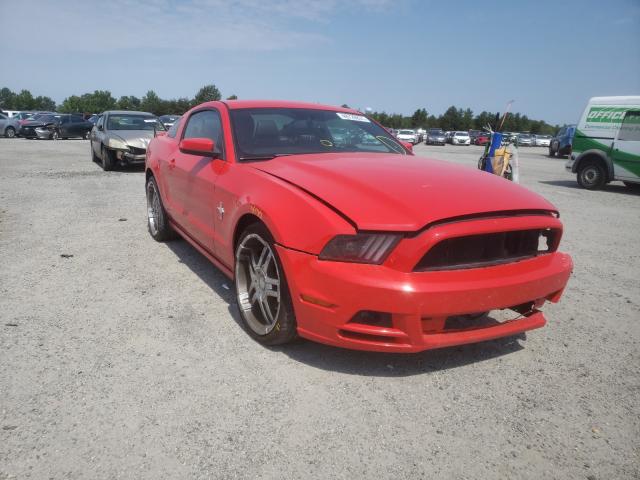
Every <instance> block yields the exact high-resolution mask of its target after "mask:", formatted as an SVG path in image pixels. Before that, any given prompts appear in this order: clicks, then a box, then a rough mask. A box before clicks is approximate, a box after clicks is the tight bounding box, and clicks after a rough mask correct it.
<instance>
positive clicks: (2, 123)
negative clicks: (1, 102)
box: [0, 113, 20, 138]
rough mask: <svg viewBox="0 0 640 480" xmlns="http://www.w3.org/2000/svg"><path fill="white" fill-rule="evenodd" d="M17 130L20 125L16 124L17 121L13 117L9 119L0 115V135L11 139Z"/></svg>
mask: <svg viewBox="0 0 640 480" xmlns="http://www.w3.org/2000/svg"><path fill="white" fill-rule="evenodd" d="M19 130H20V123H18V119H16V118H14V117H11V118H9V117H8V116H7V115H5V114H3V113H0V135H3V136H5V137H7V138H13V137H15V136H16V134H17V133H18V131H19Z"/></svg>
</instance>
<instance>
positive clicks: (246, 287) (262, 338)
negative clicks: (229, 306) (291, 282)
mask: <svg viewBox="0 0 640 480" xmlns="http://www.w3.org/2000/svg"><path fill="white" fill-rule="evenodd" d="M258 251H259V252H260V254H259V255H258V254H257V253H256V252H258ZM265 252H266V253H265ZM263 255H264V257H263ZM263 258H264V261H263V262H261V260H263ZM235 259H236V260H235V263H236V264H235V278H234V282H235V287H236V301H237V304H238V310H239V312H240V317H241V318H242V322H243V324H244V327H245V330H246V331H247V332H248V333H249V335H251V337H252V338H254V339H255V340H257V341H258V342H259V343H261V344H263V345H283V344H285V343H289V342H292V341H293V340H295V339H296V337H297V336H298V334H297V323H296V317H295V313H294V311H293V304H292V302H291V294H290V293H289V287H288V285H287V280H286V276H285V272H284V269H283V268H282V262H281V261H280V258H279V257H278V252H277V251H276V249H275V247H274V240H273V237H272V236H271V233H269V231H268V230H267V228H266V227H265V226H264V225H263V224H261V223H254V224H252V225H249V227H247V228H246V229H245V231H244V232H242V234H241V235H240V239H239V240H238V244H237V245H236V251H235ZM276 280H277V282H278V283H277V285H275V281H276ZM274 287H275V288H274ZM275 294H277V297H276V295H275ZM276 298H277V299H276ZM270 300H271V301H270ZM274 311H275V314H274Z"/></svg>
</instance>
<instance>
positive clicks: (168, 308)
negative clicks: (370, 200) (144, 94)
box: [0, 139, 640, 480]
mask: <svg viewBox="0 0 640 480" xmlns="http://www.w3.org/2000/svg"><path fill="white" fill-rule="evenodd" d="M521 152H522V153H521V160H520V162H521V176H522V183H523V184H524V185H525V186H527V187H529V188H531V189H533V190H535V191H537V192H539V193H541V194H542V195H544V196H545V197H547V198H548V199H550V200H551V201H552V202H554V203H555V204H556V205H557V207H558V208H559V209H560V211H561V213H562V219H563V221H564V224H565V236H564V239H563V244H562V249H563V250H565V251H568V252H570V253H571V254H572V255H573V258H574V261H575V273H574V275H573V278H572V280H571V281H570V284H569V287H568V289H567V291H566V293H565V296H564V298H563V300H562V301H561V303H560V304H558V305H552V306H547V308H546V312H547V313H548V318H549V323H548V325H547V326H546V327H545V328H544V329H542V330H538V331H534V332H530V333H529V334H527V335H526V336H525V335H522V336H519V337H516V338H510V339H503V340H499V341H492V342H487V343H483V344H477V345H470V346H465V347H458V348H451V349H446V350H440V351H432V352H424V353H421V354H417V355H407V356H398V355H384V354H375V353H366V352H353V351H347V350H341V349H336V348H331V347H326V346H322V345H318V344H314V343H311V342H305V341H302V342H300V343H297V344H295V345H293V346H289V347H286V348H265V347H262V346H260V345H259V344H257V343H255V342H254V341H252V340H251V339H250V338H249V336H248V335H247V334H245V333H244V332H243V330H242V329H241V328H240V326H239V324H238V321H239V318H238V315H237V313H236V306H235V304H234V303H233V292H232V290H230V286H231V285H230V284H229V282H228V281H227V280H226V279H225V278H224V277H223V275H222V274H221V273H220V272H218V271H217V270H216V269H215V268H214V267H213V266H212V265H210V264H209V263H208V262H207V261H206V260H205V259H204V258H203V257H202V256H201V255H200V254H198V253H197V252H196V251H195V250H194V249H193V248H191V247H190V246H189V245H187V244H186V243H185V242H184V241H175V242H171V243H168V244H159V243H156V242H154V241H152V240H151V238H150V237H149V235H148V233H147V231H146V224H145V213H146V212H145V201H144V186H143V183H144V182H143V178H144V177H143V172H142V171H141V170H135V171H119V172H110V173H105V172H102V171H101V169H100V168H99V167H98V166H97V165H95V164H93V163H91V161H90V158H89V146H88V142H86V141H82V140H75V141H74V140H68V141H58V142H51V141H27V140H24V139H0V200H1V202H0V252H1V255H0V292H1V294H0V312H1V313H0V315H1V322H0V479H2V480H4V479H9V478H20V479H22V478H35V479H48V478H53V479H67V478H68V479H89V478H90V479H116V478H136V479H158V478H181V479H183V478H283V479H299V478H345V479H347V478H348V479H353V478H393V479H398V478H469V479H471V478H477V479H486V478H505V479H506V478H508V479H515V478H532V479H539V478H558V479H585V478H586V479H614V478H615V479H622V478H638V477H639V476H640V467H639V465H640V461H639V460H640V459H639V455H640V449H639V447H638V446H639V445H640V420H639V417H638V412H639V408H638V407H639V403H640V388H639V386H640V382H639V379H640V375H639V370H640V362H639V355H638V346H639V345H638V342H639V339H640V327H639V325H638V320H640V314H639V310H640V308H639V307H640V275H639V273H638V267H639V265H640V244H639V243H638V232H640V215H638V207H639V205H640V196H639V195H638V194H636V193H633V192H631V191H629V190H628V189H626V188H625V187H623V186H622V184H612V185H610V186H608V187H607V188H606V189H605V190H603V191H599V192H588V191H585V190H581V189H579V188H577V185H576V183H575V178H574V177H573V176H571V175H569V174H567V173H565V171H564V168H563V163H564V161H563V160H559V159H550V158H547V157H545V156H544V153H545V150H544V149H535V148H523V149H521ZM416 153H417V154H418V155H425V156H432V157H436V158H441V159H445V160H451V161H456V162H460V163H463V164H466V165H468V166H469V167H470V168H474V166H475V163H476V161H477V158H478V156H479V154H480V148H479V147H473V146H472V147H454V146H446V147H426V146H424V145H420V146H417V147H416ZM460 194H461V195H464V192H461V193H460ZM505 201H506V202H507V203H508V199H505Z"/></svg>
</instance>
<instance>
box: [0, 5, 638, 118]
mask: <svg viewBox="0 0 640 480" xmlns="http://www.w3.org/2000/svg"><path fill="white" fill-rule="evenodd" d="M0 41H1V43H0V44H1V45H3V48H1V49H0V65H1V67H0V86H7V87H9V88H11V89H12V90H16V91H17V90H20V89H22V88H27V89H29V90H31V92H32V93H33V94H34V95H48V96H50V97H52V98H53V99H54V100H56V101H57V102H61V101H62V100H63V99H64V98H65V97H67V96H69V95H72V94H82V93H85V92H87V91H93V90H95V89H104V90H110V91H111V92H112V94H113V95H114V96H115V97H119V96H121V95H136V96H139V97H141V96H143V95H144V94H145V93H146V91H147V90H150V89H152V90H154V91H155V92H156V93H157V94H158V95H160V96H161V97H163V98H174V97H181V96H182V97H193V95H194V94H195V93H196V91H197V90H198V89H199V88H200V87H201V86H203V85H205V84H208V83H214V84H216V85H217V86H218V88H219V89H220V90H221V91H222V94H223V95H224V96H228V95H231V94H236V95H238V96H239V97H240V98H244V99H258V98H260V99H287V100H303V101H312V102H320V103H328V104H338V105H339V104H342V103H347V104H349V105H351V106H352V107H356V108H361V109H364V108H366V107H371V108H373V109H374V110H379V111H382V110H385V111H387V112H398V113H404V114H411V113H412V112H413V111H414V110H415V109H417V108H426V109H427V111H428V112H430V113H434V114H440V113H442V112H443V111H444V110H445V109H446V108H447V107H448V106H450V105H456V106H459V107H470V108H472V109H473V110H474V112H476V113H477V112H480V111H482V110H489V111H497V110H502V109H503V108H504V105H505V103H506V102H507V101H508V100H515V103H514V105H513V110H514V111H520V112H522V113H526V114H527V115H529V116H530V117H533V118H537V119H544V120H547V121H549V122H551V123H572V122H575V121H576V120H577V118H578V115H579V114H580V111H581V110H582V108H583V107H584V105H585V103H586V101H587V99H588V98H589V97H591V96H596V95H632V94H635V95H640V1H639V0H618V1H617V0H611V1H606V2H604V1H565V2H553V1H536V2H524V1H517V0H512V1H491V0H485V1H482V2H473V1H463V0H459V1H457V2H443V1H438V2H436V1H429V0H424V1H420V0H413V1H412V0H352V1H348V0H342V1H340V0H320V1H314V0H237V1H224V0H190V1H175V0H150V1H143V0H141V1H135V0H108V1H102V2H97V1H89V0H59V1H56V2H53V1H38V0H33V1H17V0H10V1H9V0H0Z"/></svg>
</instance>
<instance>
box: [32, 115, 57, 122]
mask: <svg viewBox="0 0 640 480" xmlns="http://www.w3.org/2000/svg"><path fill="white" fill-rule="evenodd" d="M57 118H59V117H57V116H55V115H42V114H40V115H36V116H34V117H33V118H32V119H31V120H36V121H38V122H45V123H48V122H55V121H56V119H57Z"/></svg>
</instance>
